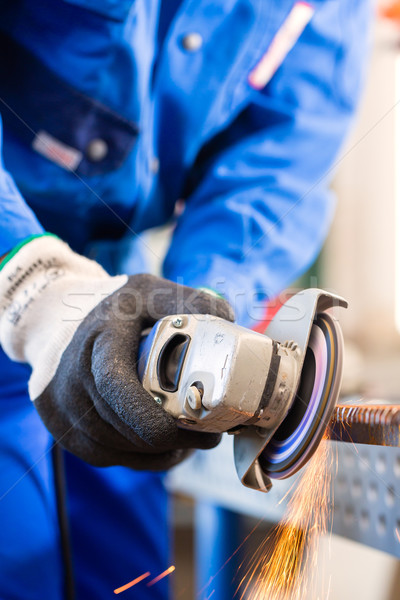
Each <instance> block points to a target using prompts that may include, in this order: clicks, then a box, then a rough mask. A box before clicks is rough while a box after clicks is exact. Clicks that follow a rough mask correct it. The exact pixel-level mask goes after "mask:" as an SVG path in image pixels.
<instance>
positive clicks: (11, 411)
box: [0, 350, 63, 600]
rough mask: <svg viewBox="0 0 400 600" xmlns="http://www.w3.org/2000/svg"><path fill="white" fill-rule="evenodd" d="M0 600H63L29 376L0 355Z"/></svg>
mask: <svg viewBox="0 0 400 600" xmlns="http://www.w3.org/2000/svg"><path fill="white" fill-rule="evenodd" d="M0 367H2V368H0V598H1V599H7V600H14V599H16V600H21V599H23V600H31V599H32V600H42V599H43V598H55V599H58V598H61V597H62V596H61V593H62V591H61V590H62V585H63V575H62V564H61V556H60V550H59V548H60V546H59V533H58V522H57V511H56V502H55V495H54V485H53V474H52V463H51V452H50V447H51V443H52V440H51V438H50V436H49V434H48V433H47V431H46V429H45V428H44V426H43V425H42V423H41V421H40V419H39V417H38V415H37V413H36V411H35V409H34V407H33V405H32V403H31V402H30V401H29V399H28V396H27V391H26V381H27V377H28V374H29V371H28V369H27V368H26V367H24V366H22V365H18V364H14V363H11V362H10V361H9V360H8V359H7V358H6V357H5V356H4V354H3V353H2V351H1V350H0Z"/></svg>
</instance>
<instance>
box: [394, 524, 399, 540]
mask: <svg viewBox="0 0 400 600" xmlns="http://www.w3.org/2000/svg"><path fill="white" fill-rule="evenodd" d="M395 532H396V537H397V539H398V540H399V542H400V531H399V530H398V529H397V527H396V529H395Z"/></svg>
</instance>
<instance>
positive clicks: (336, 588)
mask: <svg viewBox="0 0 400 600" xmlns="http://www.w3.org/2000/svg"><path fill="white" fill-rule="evenodd" d="M375 11H376V18H375V22H374V30H373V36H372V47H371V55H370V62H369V67H368V76H367V79H366V83H365V87H364V93H363V97H362V101H361V104H360V107H359V112H358V116H357V119H356V122H355V124H354V127H353V130H352V132H351V135H350V136H349V138H348V140H347V143H346V146H345V147H344V148H343V149H342V152H341V154H340V156H339V157H338V159H337V162H336V175H335V178H334V181H333V185H332V188H333V190H334V192H335V194H336V196H337V210H336V215H335V219H334V222H333V225H332V228H331V232H330V235H329V238H328V240H327V242H326V244H325V246H324V248H323V251H322V253H321V255H320V256H319V258H318V260H317V262H316V263H315V264H314V265H313V267H312V268H311V269H310V271H309V272H308V273H307V274H306V275H305V276H304V277H302V279H301V281H300V282H296V283H295V286H299V287H320V288H324V289H327V290H329V291H331V292H336V293H338V294H340V295H341V296H344V297H345V298H346V299H347V300H348V302H349V308H348V310H347V311H344V312H343V314H341V315H340V322H341V324H342V327H343V332H344V338H345V344H346V357H345V373H344V382H343V394H344V395H345V396H346V397H349V396H354V398H356V399H359V398H361V397H362V398H365V399H374V400H376V401H377V402H379V401H380V400H386V401H387V400H394V401H395V402H398V401H399V389H400V360H399V359H400V1H399V2H394V3H392V4H390V2H389V3H388V2H381V1H379V2H376V7H375ZM145 235H146V237H147V239H146V243H147V244H151V245H153V246H154V247H156V248H157V253H156V254H157V255H161V253H162V250H163V247H166V246H167V236H168V231H166V230H160V231H156V232H152V233H150V234H149V233H146V234H145ZM153 267H154V270H155V271H156V270H157V265H153ZM331 443H332V442H331ZM332 445H334V443H332ZM338 446H339V449H338V450H335V452H338V464H339V466H340V468H339V470H338V473H337V474H336V476H335V475H334V488H335V489H334V491H335V507H334V519H333V523H334V524H333V531H334V534H332V535H327V536H325V537H324V538H323V539H322V540H321V544H320V551H319V554H318V560H317V563H316V564H315V565H314V567H313V569H314V572H315V574H316V578H317V580H319V581H318V590H319V591H318V596H317V595H316V591H315V588H313V590H310V591H309V592H308V596H307V599H308V600H316V598H317V597H318V598H321V599H322V598H329V599H330V600H353V599H358V598H362V599H363V600H399V599H400V560H399V559H400V451H399V449H396V448H386V449H385V451H384V452H382V449H380V448H379V447H364V448H361V450H360V448H356V447H355V446H354V445H351V444H343V443H342V444H338ZM169 486H170V488H171V491H172V493H173V494H172V506H171V511H172V517H173V518H172V522H173V524H174V539H175V565H176V571H175V573H174V574H173V576H171V577H172V578H173V581H174V590H175V594H174V598H176V600H192V599H193V598H199V599H200V600H209V599H210V600H211V598H212V599H213V600H229V599H230V598H233V592H232V590H234V589H235V587H236V586H235V583H236V584H237V583H238V575H237V570H238V568H239V566H240V562H241V560H242V559H243V555H244V553H247V554H250V555H251V553H252V552H254V551H256V549H257V548H258V547H259V545H260V543H261V542H262V541H263V540H264V539H265V537H266V536H267V535H268V534H269V533H270V532H271V531H272V530H273V527H274V525H275V524H276V523H277V521H278V520H279V519H280V518H281V517H282V515H283V511H284V508H285V502H283V503H280V501H281V500H282V497H283V496H284V495H285V493H286V491H287V490H288V487H289V486H288V484H287V483H286V482H284V481H282V482H276V484H274V488H273V492H271V493H270V494H268V495H267V496H264V495H262V494H259V492H253V491H251V490H248V489H246V488H244V487H243V486H241V484H240V483H239V482H238V480H237V477H236V473H235V472H234V467H233V460H232V448H231V440H230V439H224V442H223V443H222V444H221V445H220V447H218V448H217V449H216V450H213V451H211V452H210V451H208V452H205V453H202V452H198V453H197V454H196V455H195V456H194V457H193V459H190V460H189V461H186V462H185V463H184V464H183V465H181V466H179V467H178V468H176V469H174V470H173V471H172V473H171V474H170V476H169ZM260 519H261V520H262V521H261V522H260ZM254 527H256V529H255V531H254V532H253V533H252V534H251V535H250V537H249V538H248V539H247V540H246V542H245V543H244V545H243V546H241V545H242V544H243V540H245V538H246V536H248V535H249V534H250V532H252V530H253V529H254ZM338 534H340V535H338ZM239 546H240V549H239V551H237V552H236V550H237V549H238V547H239ZM232 553H234V554H233V556H232ZM237 597H238V598H241V596H240V594H239V595H238V596H237ZM247 597H248V596H245V597H244V598H247ZM259 600H261V598H260V599H259ZM265 600H268V599H265Z"/></svg>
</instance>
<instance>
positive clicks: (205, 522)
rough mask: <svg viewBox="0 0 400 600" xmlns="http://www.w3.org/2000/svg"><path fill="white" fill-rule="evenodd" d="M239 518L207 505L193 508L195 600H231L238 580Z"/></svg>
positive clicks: (230, 512) (212, 505)
mask: <svg viewBox="0 0 400 600" xmlns="http://www.w3.org/2000/svg"><path fill="white" fill-rule="evenodd" d="M240 524H241V517H240V515H238V514H237V513H234V512H232V511H230V510H228V509H225V508H222V507H219V506H216V505H214V504H211V503H209V502H202V501H199V502H196V505H195V551H196V552H195V554H196V596H195V597H196V598H198V599H199V600H204V599H205V598H210V600H211V598H212V600H232V598H233V597H234V594H235V591H236V589H237V586H238V583H239V580H238V576H237V569H238V566H239V563H240V554H239V552H238V549H239V546H240V544H241V543H242V541H243V539H242V538H241V535H240Z"/></svg>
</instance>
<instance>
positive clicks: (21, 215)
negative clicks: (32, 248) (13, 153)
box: [0, 117, 43, 256]
mask: <svg viewBox="0 0 400 600" xmlns="http://www.w3.org/2000/svg"><path fill="white" fill-rule="evenodd" d="M2 138H3V136H2V123H1V117H0V215H1V218H0V256H3V255H4V254H6V253H7V252H9V250H11V249H12V248H14V246H16V245H17V244H18V243H19V242H21V241H22V240H23V239H25V238H26V237H28V236H30V235H34V234H38V233H42V232H43V228H42V226H41V225H40V223H39V221H38V220H37V218H36V217H35V215H34V213H33V212H32V210H31V209H30V208H29V207H28V205H27V204H26V202H25V200H24V199H23V197H22V196H21V194H20V192H19V191H18V188H17V186H16V184H15V182H14V180H13V178H12V177H11V175H10V174H9V173H8V172H7V171H6V169H5V167H4V163H3V144H2Z"/></svg>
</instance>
